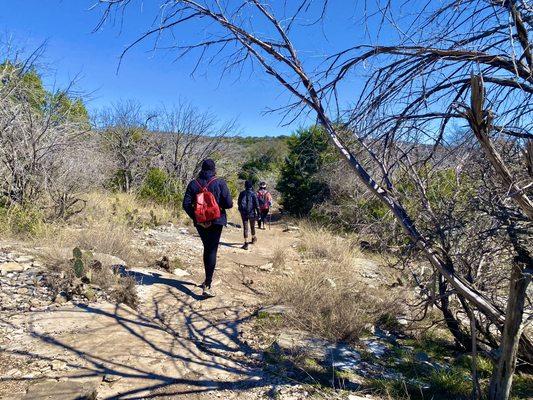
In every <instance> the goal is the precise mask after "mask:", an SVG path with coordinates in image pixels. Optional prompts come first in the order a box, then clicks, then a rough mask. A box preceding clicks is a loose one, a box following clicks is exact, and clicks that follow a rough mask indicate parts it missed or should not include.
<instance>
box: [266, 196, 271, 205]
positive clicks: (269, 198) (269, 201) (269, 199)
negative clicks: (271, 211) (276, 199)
mask: <svg viewBox="0 0 533 400" xmlns="http://www.w3.org/2000/svg"><path fill="white" fill-rule="evenodd" d="M266 200H267V203H268V207H272V195H271V194H270V192H267V194H266Z"/></svg>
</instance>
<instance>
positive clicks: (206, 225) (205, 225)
mask: <svg viewBox="0 0 533 400" xmlns="http://www.w3.org/2000/svg"><path fill="white" fill-rule="evenodd" d="M198 225H200V226H201V227H202V228H209V227H210V226H211V225H212V224H211V222H198Z"/></svg>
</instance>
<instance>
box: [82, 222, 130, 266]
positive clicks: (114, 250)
mask: <svg viewBox="0 0 533 400" xmlns="http://www.w3.org/2000/svg"><path fill="white" fill-rule="evenodd" d="M74 239H75V244H76V245H77V246H79V247H81V248H82V249H87V250H91V251H93V252H98V253H105V254H110V255H113V256H116V257H119V258H121V259H123V260H127V259H128V258H129V257H130V255H131V241H132V239H133V234H132V231H131V229H130V228H128V227H127V226H125V225H123V224H121V223H119V222H116V221H109V220H108V221H106V220H104V221H101V222H98V223H95V224H93V225H92V226H90V227H87V228H85V229H80V230H78V231H77V232H75V233H74Z"/></svg>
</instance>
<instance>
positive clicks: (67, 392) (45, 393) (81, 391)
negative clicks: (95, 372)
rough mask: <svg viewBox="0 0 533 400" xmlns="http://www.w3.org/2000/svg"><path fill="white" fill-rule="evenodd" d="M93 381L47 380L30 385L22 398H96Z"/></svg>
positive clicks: (82, 399) (70, 399) (81, 399)
mask: <svg viewBox="0 0 533 400" xmlns="http://www.w3.org/2000/svg"><path fill="white" fill-rule="evenodd" d="M96 387H97V386H96V384H95V383H94V382H75V381H60V382H56V381H47V382H39V383H36V384H33V385H31V386H30V387H29V388H28V390H27V392H26V395H25V396H24V397H23V399H24V400H96V396H97V390H96Z"/></svg>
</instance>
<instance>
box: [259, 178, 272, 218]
mask: <svg viewBox="0 0 533 400" xmlns="http://www.w3.org/2000/svg"><path fill="white" fill-rule="evenodd" d="M257 200H259V219H258V220H257V226H258V227H259V229H266V228H265V222H266V219H267V216H268V213H269V212H270V207H272V195H271V194H270V192H269V191H268V190H267V185H266V182H261V183H260V184H259V190H258V191H257Z"/></svg>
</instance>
